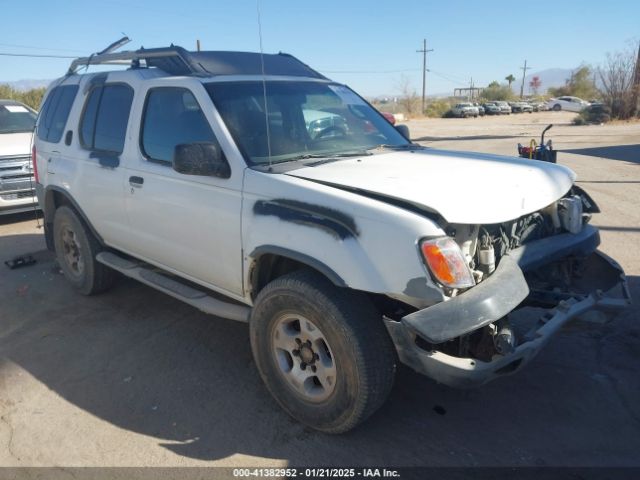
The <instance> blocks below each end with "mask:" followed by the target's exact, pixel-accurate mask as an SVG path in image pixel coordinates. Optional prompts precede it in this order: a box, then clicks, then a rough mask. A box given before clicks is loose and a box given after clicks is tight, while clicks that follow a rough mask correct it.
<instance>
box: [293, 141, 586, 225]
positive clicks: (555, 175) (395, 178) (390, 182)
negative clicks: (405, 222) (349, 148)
mask: <svg viewBox="0 0 640 480" xmlns="http://www.w3.org/2000/svg"><path fill="white" fill-rule="evenodd" d="M287 175H291V176H295V177H299V178H305V179H308V180H314V181H318V182H322V183H325V184H329V185H334V186H336V187H344V188H347V189H356V190H361V191H364V192H371V193H375V194H378V195H383V196H386V197H390V198H393V199H398V200H402V201H405V202H410V203H412V204H414V205H417V206H419V207H426V208H427V209H429V210H433V211H436V212H438V213H439V214H440V215H442V217H444V219H445V220H446V221H447V222H449V223H465V224H492V223H500V222H505V221H508V220H513V219H515V218H518V217H520V216H522V215H526V214H528V213H532V212H535V211H537V210H540V209H541V208H544V207H546V206H548V205H550V204H551V203H553V202H554V201H555V200H557V199H559V198H560V197H562V195H564V194H565V193H566V192H567V191H568V190H569V188H571V185H573V182H574V181H575V179H576V175H575V173H573V171H571V170H570V169H568V168H566V167H563V166H561V165H556V164H552V163H547V162H541V161H537V160H525V159H521V158H513V157H504V156H498V155H488V154H481V153H470V152H452V151H444V150H435V149H425V150H417V151H414V152H408V151H402V152H390V153H382V154H376V155H372V156H368V157H361V158H349V159H344V160H339V161H335V162H331V163H325V164H319V165H318V166H315V167H304V168H300V169H297V170H292V171H289V172H287Z"/></svg>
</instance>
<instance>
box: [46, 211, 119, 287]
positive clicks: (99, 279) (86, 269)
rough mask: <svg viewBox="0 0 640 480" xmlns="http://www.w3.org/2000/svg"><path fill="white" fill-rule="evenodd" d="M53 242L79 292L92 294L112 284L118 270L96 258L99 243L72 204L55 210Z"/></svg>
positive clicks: (61, 266)
mask: <svg viewBox="0 0 640 480" xmlns="http://www.w3.org/2000/svg"><path fill="white" fill-rule="evenodd" d="M53 244H54V246H55V252H56V257H57V259H58V264H59V265H60V268H61V269H62V273H64V276H65V277H66V278H67V280H68V281H69V282H70V283H71V284H72V285H73V286H74V287H75V288H76V289H77V290H78V291H79V292H80V293H82V294H83V295H93V294H96V293H100V292H104V291H105V290H108V289H109V288H110V287H111V286H112V285H113V282H114V280H115V272H114V271H113V270H111V269H110V268H108V267H107V266H105V265H103V264H101V263H99V262H98V261H97V260H96V255H97V254H98V253H99V252H100V251H101V250H102V248H101V246H100V243H99V242H98V240H97V239H96V238H95V236H94V235H93V234H92V233H91V231H90V230H89V229H88V228H87V226H86V225H85V224H84V222H83V221H82V220H81V219H80V218H79V217H78V215H77V214H76V212H75V211H74V210H72V209H71V208H69V207H66V206H62V207H60V208H58V209H57V210H56V213H55V215H54V218H53Z"/></svg>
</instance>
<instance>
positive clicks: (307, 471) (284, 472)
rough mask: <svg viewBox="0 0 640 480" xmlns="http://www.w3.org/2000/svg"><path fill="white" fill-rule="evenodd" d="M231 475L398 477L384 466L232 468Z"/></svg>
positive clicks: (260, 476)
mask: <svg viewBox="0 0 640 480" xmlns="http://www.w3.org/2000/svg"><path fill="white" fill-rule="evenodd" d="M233 476H234V477H236V478H240V477H257V478H280V477H286V478H358V477H361V478H400V474H399V472H398V471H397V470H391V469H386V468H295V467H292V468H234V469H233Z"/></svg>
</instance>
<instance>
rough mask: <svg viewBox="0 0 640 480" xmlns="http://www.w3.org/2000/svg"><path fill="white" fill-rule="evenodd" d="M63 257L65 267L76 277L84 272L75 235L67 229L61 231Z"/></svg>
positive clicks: (80, 252) (80, 251)
mask: <svg viewBox="0 0 640 480" xmlns="http://www.w3.org/2000/svg"><path fill="white" fill-rule="evenodd" d="M62 248H63V251H64V252H63V256H64V260H65V262H66V264H67V266H68V267H69V268H70V269H71V271H72V272H73V273H74V274H76V275H81V274H82V272H83V271H84V260H83V259H82V249H81V247H80V243H79V242H78V240H77V238H76V234H75V232H74V231H73V230H71V229H69V228H68V227H64V228H63V230H62Z"/></svg>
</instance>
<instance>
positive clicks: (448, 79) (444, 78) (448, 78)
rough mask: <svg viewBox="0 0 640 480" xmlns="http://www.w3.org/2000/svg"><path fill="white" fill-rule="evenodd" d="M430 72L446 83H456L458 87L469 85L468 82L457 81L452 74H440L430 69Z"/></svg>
mask: <svg viewBox="0 0 640 480" xmlns="http://www.w3.org/2000/svg"><path fill="white" fill-rule="evenodd" d="M428 71H429V73H432V74H434V75H435V76H436V77H440V78H442V79H443V80H446V81H448V82H451V83H455V84H456V85H465V86H466V85H467V84H466V82H461V81H460V80H456V79H455V78H452V74H446V73H442V72H438V71H436V70H433V69H429V70H428Z"/></svg>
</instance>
